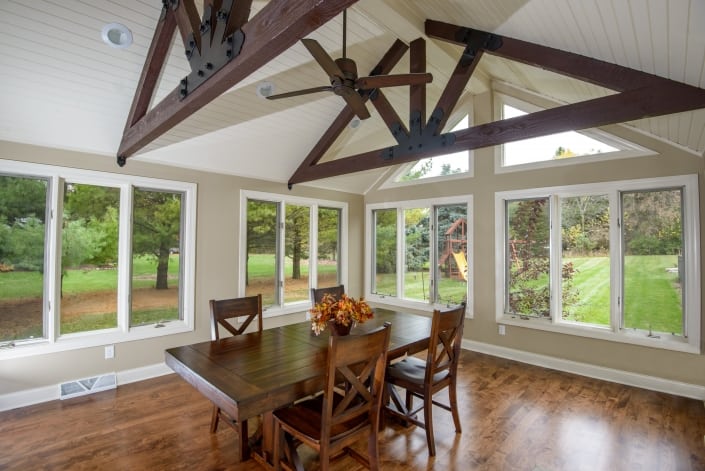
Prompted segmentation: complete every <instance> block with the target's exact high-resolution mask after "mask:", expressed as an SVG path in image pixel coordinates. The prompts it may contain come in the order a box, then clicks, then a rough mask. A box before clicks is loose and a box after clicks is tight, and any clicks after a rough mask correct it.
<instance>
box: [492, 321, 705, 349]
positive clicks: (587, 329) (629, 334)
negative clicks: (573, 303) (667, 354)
mask: <svg viewBox="0 0 705 471" xmlns="http://www.w3.org/2000/svg"><path fill="white" fill-rule="evenodd" d="M497 323H498V324H504V325H513V326H517V327H525V328H527V329H536V330H543V331H547V332H555V333H559V334H567V335H577V336H579V337H588V338H593V339H598V340H607V341H611V342H620V343H626V344H631V345H639V346H642V347H650V348H660V349H664V350H673V351H677V352H683V353H693V354H697V355H699V354H700V348H699V346H696V345H691V344H690V343H688V341H687V340H684V339H683V338H682V337H677V336H670V335H668V336H667V335H666V334H659V335H660V336H659V337H648V336H647V335H646V333H645V332H641V331H619V332H615V331H613V330H612V329H610V328H609V327H601V326H593V325H578V324H574V323H560V324H554V323H552V322H551V321H550V320H549V319H537V318H528V319H521V318H519V316H515V315H508V314H505V315H503V316H500V317H498V318H497Z"/></svg>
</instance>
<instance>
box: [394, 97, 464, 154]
mask: <svg viewBox="0 0 705 471" xmlns="http://www.w3.org/2000/svg"><path fill="white" fill-rule="evenodd" d="M442 114H443V112H442V111H441V110H440V109H438V108H437V109H436V110H434V112H433V114H432V115H431V118H430V119H429V125H427V126H426V127H425V128H423V130H422V129H421V113H419V112H418V111H415V112H414V113H412V114H411V118H410V120H409V123H410V126H409V135H408V136H407V135H406V134H405V133H404V131H403V129H402V127H401V125H400V124H397V125H395V126H393V129H391V131H392V135H393V136H394V138H395V139H396V140H397V142H398V144H397V145H396V146H392V147H388V148H386V149H384V150H382V160H384V161H390V160H394V159H395V158H399V157H402V156H406V155H410V154H416V153H422V152H423V153H426V152H431V151H435V150H438V149H443V148H444V147H447V146H451V145H453V144H455V134H453V133H452V132H450V133H446V134H436V133H435V130H436V128H437V127H438V123H440V121H441V118H442ZM433 122H435V123H436V126H431V125H430V124H431V123H433Z"/></svg>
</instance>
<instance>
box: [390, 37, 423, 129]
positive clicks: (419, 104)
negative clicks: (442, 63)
mask: <svg viewBox="0 0 705 471" xmlns="http://www.w3.org/2000/svg"><path fill="white" fill-rule="evenodd" d="M409 59H410V63H409V72H410V73H412V74H414V73H426V40H425V39H423V38H418V39H414V40H413V41H411V44H410V50H409ZM409 116H410V117H413V116H418V117H419V121H418V123H414V124H411V123H410V124H409V127H414V126H416V127H418V128H419V131H422V130H423V128H424V127H425V126H426V119H427V117H426V84H421V85H411V86H410V87H409ZM412 119H413V118H412ZM387 126H389V124H387Z"/></svg>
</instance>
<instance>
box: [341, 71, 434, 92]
mask: <svg viewBox="0 0 705 471" xmlns="http://www.w3.org/2000/svg"><path fill="white" fill-rule="evenodd" d="M432 80H433V75H431V74H426V73H422V74H396V75H373V76H371V77H360V78H359V79H357V81H356V82H355V87H356V88H361V89H363V90H372V89H373V88H382V87H399V86H402V85H421V84H424V83H429V82H431V81H432Z"/></svg>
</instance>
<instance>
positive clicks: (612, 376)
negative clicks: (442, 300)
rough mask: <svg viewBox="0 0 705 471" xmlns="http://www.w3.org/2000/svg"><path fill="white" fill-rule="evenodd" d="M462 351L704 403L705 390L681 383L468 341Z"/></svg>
mask: <svg viewBox="0 0 705 471" xmlns="http://www.w3.org/2000/svg"><path fill="white" fill-rule="evenodd" d="M462 347H463V348H465V349H467V350H472V351H475V352H479V353H485V354H487V355H492V356H496V357H500V358H506V359H508V360H515V361H518V362H521V363H528V364H530V365H536V366H541V367H544V368H549V369H552V370H558V371H564V372H566V373H574V374H577V375H581V376H587V377H589V378H596V379H601V380H604V381H611V382H613V383H619V384H624V385H627V386H635V387H638V388H643V389H649V390H652V391H658V392H664V393H668V394H674V395H676V396H682V397H688V398H691V399H698V400H701V401H705V386H699V385H696V384H690V383H682V382H679V381H673V380H669V379H664V378H659V377H656V376H649V375H643V374H639V373H631V372H629V371H622V370H616V369H613V368H606V367H604V366H596V365H591V364H589V363H580V362H577V361H572V360H564V359H561V358H554V357H551V356H547V355H540V354H537V353H530V352H525V351H522V350H515V349H513V348H507V347H500V346H498V345H492V344H489V343H482V342H476V341H473V340H468V339H463V344H462Z"/></svg>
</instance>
